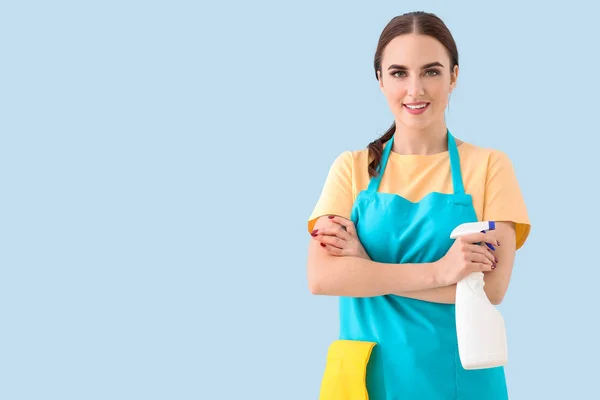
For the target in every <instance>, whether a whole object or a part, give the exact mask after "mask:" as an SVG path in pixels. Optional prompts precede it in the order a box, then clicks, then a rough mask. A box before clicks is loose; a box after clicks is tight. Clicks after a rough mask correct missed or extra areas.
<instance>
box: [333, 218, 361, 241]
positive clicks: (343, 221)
mask: <svg viewBox="0 0 600 400" xmlns="http://www.w3.org/2000/svg"><path fill="white" fill-rule="evenodd" d="M329 219H330V220H331V221H333V222H335V223H337V224H340V225H341V226H343V227H344V228H345V229H346V231H347V232H348V233H349V234H351V235H352V236H357V235H356V227H355V226H354V222H352V221H351V220H349V219H347V218H343V217H338V216H337V215H330V216H329Z"/></svg>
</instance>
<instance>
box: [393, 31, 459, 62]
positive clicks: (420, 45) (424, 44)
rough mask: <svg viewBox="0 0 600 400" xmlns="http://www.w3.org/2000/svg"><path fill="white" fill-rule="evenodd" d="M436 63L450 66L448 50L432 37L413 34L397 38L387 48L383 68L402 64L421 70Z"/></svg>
mask: <svg viewBox="0 0 600 400" xmlns="http://www.w3.org/2000/svg"><path fill="white" fill-rule="evenodd" d="M434 61H439V62H440V63H442V64H443V65H444V66H448V63H449V61H450V59H449V57H448V53H447V50H446V48H445V47H444V46H443V45H442V44H441V43H440V42H439V41H438V40H437V39H435V38H433V37H431V36H426V35H418V34H414V33H411V34H408V35H401V36H397V37H395V38H394V39H392V41H391V42H390V43H389V44H388V45H387V46H386V48H385V50H384V52H383V59H382V67H383V69H385V68H387V66H388V65H391V64H401V65H405V66H407V67H409V68H420V67H421V66H422V65H424V64H428V63H430V62H434Z"/></svg>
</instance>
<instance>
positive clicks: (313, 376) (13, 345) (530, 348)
mask: <svg viewBox="0 0 600 400" xmlns="http://www.w3.org/2000/svg"><path fill="white" fill-rule="evenodd" d="M450 3H451V4H450ZM473 3H474V2H469V4H470V5H468V6H467V2H442V1H437V2H434V1H403V2H398V1H394V2H392V1H386V2H383V1H380V2H376V3H367V2H363V4H362V5H358V4H356V3H354V4H349V3H348V2H340V1H337V2H334V1H329V2H317V1H305V2H301V3H300V2H296V3H288V2H276V1H272V2H266V1H259V2H256V1H255V2H241V1H237V2H222V3H219V2H213V3H210V4H208V3H202V2H192V1H137V2H135V1H95V2H91V1H87V2H76V1H70V2H68V1H54V2H41V1H38V2H33V1H19V2H11V3H9V2H8V1H5V2H3V4H2V7H1V8H0V43H1V59H2V62H1V63H0V71H1V74H0V84H1V86H0V101H1V103H0V113H1V114H0V124H1V125H0V133H1V142H0V177H1V188H0V190H1V192H0V202H1V210H2V212H1V220H0V232H1V237H0V240H1V242H0V243H1V244H0V249H1V251H0V257H1V258H0V267H1V276H0V321H1V324H2V328H1V330H0V398H1V399H6V400H21V399H48V400H49V399H60V400H70V399H77V400H81V399H111V400H116V399H144V400H151V399H182V400H183V399H232V400H233V399H235V400H237V399H254V398H256V399H258V398H260V399H274V400H275V399H277V400H281V399H286V400H296V399H298V400H308V399H316V398H317V397H318V391H319V385H320V379H321V375H322V371H323V367H324V361H325V355H326V351H327V346H328V345H329V343H330V342H331V341H332V340H334V339H335V337H336V335H337V301H336V299H335V298H331V297H316V296H312V295H310V294H309V292H308V289H307V283H306V274H305V263H306V248H307V245H308V242H309V235H308V233H307V231H306V219H307V217H308V215H309V214H310V212H311V210H312V208H313V206H314V204H315V202H316V200H317V198H318V195H319V193H320V190H321V187H322V184H323V182H324V179H325V176H326V174H327V171H328V169H329V166H330V165H331V162H332V161H333V159H334V158H335V157H336V156H337V155H338V154H339V153H340V152H342V151H344V150H353V149H359V148H363V147H364V146H365V145H366V144H367V143H368V142H369V141H371V140H373V139H374V138H375V137H377V136H378V135H380V134H381V133H383V131H384V130H385V129H387V127H388V126H389V125H390V123H391V122H392V115H391V113H390V111H389V109H388V107H387V103H386V102H385V99H384V98H383V96H382V95H381V93H380V91H379V89H378V87H377V82H376V80H375V77H374V72H373V67H372V59H373V54H374V51H375V46H376V44H377V39H378V37H379V34H380V32H381V30H382V29H383V27H384V26H385V24H386V23H387V22H388V21H389V19H391V18H392V17H393V16H395V15H397V14H401V13H403V12H406V11H411V10H421V9H422V10H426V11H432V12H435V13H437V14H438V15H439V16H440V17H442V18H443V19H444V20H445V22H446V23H447V25H448V26H449V28H450V29H451V31H452V33H453V34H454V36H455V39H456V41H457V43H458V47H459V52H460V64H461V74H460V77H459V86H458V88H457V90H456V91H455V92H454V94H453V96H452V98H451V103H450V110H449V112H448V116H447V122H448V126H449V127H450V129H451V130H452V132H453V133H454V134H455V135H456V136H457V137H458V138H460V139H462V140H466V141H470V142H472V143H474V144H477V145H481V146H486V147H494V148H498V149H500V150H502V151H505V152H506V153H507V154H508V155H509V156H510V158H511V160H512V161H513V164H514V166H515V169H516V172H517V176H518V179H519V182H520V184H521V187H522V191H523V195H524V196H525V200H526V202H527V205H528V209H529V213H530V217H531V220H532V223H533V229H532V233H531V236H530V239H529V241H528V242H527V244H526V245H525V247H524V248H523V249H522V250H520V251H519V252H518V255H517V260H516V264H515V269H514V274H513V280H512V283H511V286H510V290H509V293H508V295H507V297H506V299H505V301H504V303H503V304H502V305H501V306H500V309H501V311H502V313H503V314H504V316H505V319H506V323H507V326H508V334H509V346H510V350H509V351H510V361H509V365H508V366H507V369H506V371H507V378H508V383H509V391H510V394H511V399H514V400H522V399H523V400H531V399H591V398H596V396H597V392H598V389H597V380H598V366H597V363H598V359H599V357H600V352H599V351H598V350H599V346H598V337H599V333H600V332H599V330H600V328H599V327H598V324H597V321H598V314H599V313H598V311H597V309H596V304H597V298H598V278H599V277H600V273H599V272H598V261H597V260H598V253H597V252H596V250H597V249H598V245H597V243H596V242H597V239H598V237H597V233H596V232H597V230H596V227H597V226H598V224H599V222H600V221H598V207H597V204H598V198H597V193H598V192H597V190H596V186H597V185H598V181H599V180H598V170H599V168H598V160H599V157H598V144H599V143H598V133H599V131H598V122H597V118H598V95H599V93H600V80H599V79H598V65H597V64H598V54H597V49H598V44H597V43H596V41H597V39H598V38H599V37H600V28H599V27H598V26H599V24H598V20H597V15H598V9H597V7H595V6H591V5H589V4H591V3H589V2H583V1H570V2H568V3H564V2H563V3H556V5H552V6H551V5H548V4H547V3H540V5H532V4H531V3H532V2H531V3H530V2H525V1H518V2H517V1H503V2H497V3H494V4H491V5H488V4H485V5H483V4H478V5H476V6H475V5H473ZM542 4H543V5H542Z"/></svg>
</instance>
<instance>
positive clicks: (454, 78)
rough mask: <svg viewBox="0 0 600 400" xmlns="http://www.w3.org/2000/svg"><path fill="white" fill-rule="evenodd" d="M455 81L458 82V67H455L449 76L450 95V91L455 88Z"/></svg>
mask: <svg viewBox="0 0 600 400" xmlns="http://www.w3.org/2000/svg"><path fill="white" fill-rule="evenodd" d="M457 80H458V65H455V66H454V70H453V71H452V74H451V75H450V93H452V91H453V90H454V88H455V87H456V81H457Z"/></svg>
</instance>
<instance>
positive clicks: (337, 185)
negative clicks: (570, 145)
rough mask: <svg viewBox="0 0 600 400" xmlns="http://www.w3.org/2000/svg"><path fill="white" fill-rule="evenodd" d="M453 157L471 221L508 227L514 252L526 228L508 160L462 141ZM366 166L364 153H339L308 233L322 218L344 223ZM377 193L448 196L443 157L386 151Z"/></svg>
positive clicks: (361, 185)
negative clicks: (503, 223)
mask: <svg viewBox="0 0 600 400" xmlns="http://www.w3.org/2000/svg"><path fill="white" fill-rule="evenodd" d="M386 145H387V143H386V144H384V147H385V146H386ZM458 153H459V155H460V164H461V172H462V178H463V184H464V187H465V192H466V193H468V194H470V195H471V197H472V199H473V207H474V208H475V213H476V214H477V219H478V220H479V221H512V222H514V223H515V227H516V241H517V243H516V248H517V249H519V248H520V247H521V246H523V244H524V243H525V240H526V239H527V236H528V235H529V231H530V228H531V224H530V221H529V217H528V215H527V209H526V207H525V202H524V200H523V196H522V194H521V190H520V188H519V184H518V182H517V178H516V176H515V172H514V169H513V166H512V163H511V161H510V159H509V158H508V157H507V155H506V154H505V153H503V152H501V151H499V150H494V149H488V148H482V147H479V146H475V145H473V144H470V143H467V142H463V143H461V144H460V145H458ZM369 161H370V160H369V152H368V149H362V150H356V151H345V152H343V153H342V154H340V155H339V156H338V157H337V158H336V159H335V161H334V162H333V165H332V166H331V168H330V170H329V174H328V176H327V179H326V181H325V184H324V186H323V189H322V192H321V195H320V197H319V200H318V202H317V204H316V206H315V208H314V210H313V212H312V214H311V215H310V217H309V219H308V231H309V232H311V231H312V230H313V226H314V224H315V222H316V220H317V219H318V218H319V217H321V216H323V215H330V214H334V215H339V216H341V217H345V218H348V219H350V213H351V211H352V205H353V204H354V200H355V199H356V196H357V195H358V193H359V192H360V191H361V190H365V189H366V188H367V186H368V185H369V179H370V177H369V173H368V163H369ZM379 191H380V192H384V193H395V194H398V195H400V196H402V197H404V198H406V199H407V200H410V201H412V202H418V201H420V200H421V199H422V198H423V197H425V195H427V194H428V193H430V192H434V191H435V192H441V193H448V194H450V193H453V187H452V174H451V171H450V155H449V152H448V151H445V152H442V153H437V154H431V155H401V154H398V153H395V152H393V151H392V152H390V157H389V159H388V163H387V167H386V169H385V171H384V174H383V177H382V178H381V185H380V187H379Z"/></svg>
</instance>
